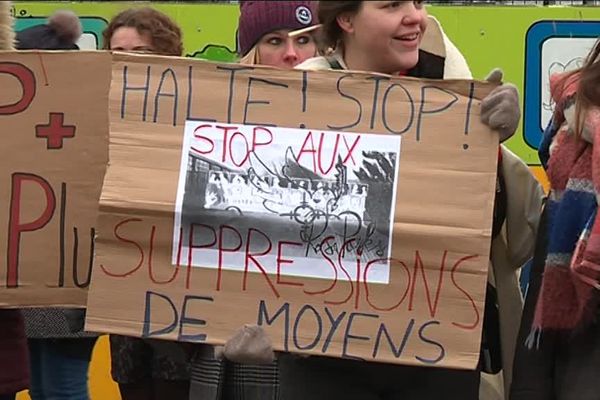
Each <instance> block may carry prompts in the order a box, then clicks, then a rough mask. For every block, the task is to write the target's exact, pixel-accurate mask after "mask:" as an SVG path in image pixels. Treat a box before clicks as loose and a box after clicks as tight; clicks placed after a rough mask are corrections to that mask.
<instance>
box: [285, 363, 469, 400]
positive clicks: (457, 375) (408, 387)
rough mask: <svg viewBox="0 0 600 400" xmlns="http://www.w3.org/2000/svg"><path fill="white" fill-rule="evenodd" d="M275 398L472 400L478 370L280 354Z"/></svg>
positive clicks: (289, 399) (292, 399) (300, 399)
mask: <svg viewBox="0 0 600 400" xmlns="http://www.w3.org/2000/svg"><path fill="white" fill-rule="evenodd" d="M279 373H280V376H279V383H280V400H306V399H310V400H334V399H344V400H478V398H479V380H480V372H479V371H464V370H450V369H442V368H425V367H411V366H401V365H392V364H380V363H371V362H362V361H354V360H345V359H336V358H328V357H315V356H311V357H306V358H301V357H298V356H294V355H290V354H285V355H283V354H282V355H281V356H280V358H279Z"/></svg>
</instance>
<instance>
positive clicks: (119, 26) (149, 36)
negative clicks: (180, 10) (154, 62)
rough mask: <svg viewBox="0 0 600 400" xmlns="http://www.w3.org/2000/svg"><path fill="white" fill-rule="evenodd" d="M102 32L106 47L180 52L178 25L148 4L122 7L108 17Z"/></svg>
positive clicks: (169, 52)
mask: <svg viewBox="0 0 600 400" xmlns="http://www.w3.org/2000/svg"><path fill="white" fill-rule="evenodd" d="M102 36H103V38H104V45H103V48H104V49H105V50H115V51H130V52H143V53H153V54H160V55H164V56H178V57H180V56H182V55H183V41H182V35H181V28H179V26H177V24H176V23H175V22H173V20H171V18H169V17H168V16H167V15H165V14H163V13H161V12H160V11H157V10H155V9H153V8H151V7H141V8H130V9H127V10H125V11H122V12H121V13H119V14H117V15H116V16H115V17H114V18H113V19H112V20H111V21H110V23H109V24H108V26H107V27H106V29H105V30H104V32H103V33H102Z"/></svg>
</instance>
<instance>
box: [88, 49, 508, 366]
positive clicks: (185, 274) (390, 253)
mask: <svg viewBox="0 0 600 400" xmlns="http://www.w3.org/2000/svg"><path fill="white" fill-rule="evenodd" d="M490 90H491V86H490V85H489V84H487V83H479V82H469V81H427V80H415V79H409V78H403V79H400V78H389V77H385V76H374V75H368V74H358V73H349V72H344V71H338V72H302V71H283V70H273V69H268V68H261V67H250V66H243V65H221V64H213V63H205V62H201V61H194V60H185V59H169V58H161V57H154V56H143V55H137V56H134V55H124V54H116V55H115V56H114V60H113V82H112V87H111V94H110V113H111V143H110V151H111V162H110V165H109V168H108V170H107V175H106V180H105V184H104V187H103V191H102V197H101V202H100V203H101V204H100V217H99V220H98V240H97V242H96V261H95V268H94V272H93V279H92V286H91V289H90V294H89V302H88V314H87V325H86V328H87V329H88V330H92V331H101V332H112V333H118V334H125V335H133V336H142V337H151V338H163V339H171V340H179V341H187V342H207V343H213V344H222V343H224V342H225V341H226V340H227V339H228V338H229V337H230V336H231V335H232V334H233V332H234V331H235V330H237V329H238V328H239V327H241V326H242V325H244V324H258V325H262V326H263V327H264V328H265V330H266V331H267V332H268V334H269V335H270V337H271V338H272V340H273V343H274V345H275V347H276V348H277V349H279V350H282V351H290V352H303V353H310V354H318V355H327V356H333V357H346V358H359V359H365V360H375V361H381V362H391V363H400V364H414V365H431V366H440V367H455V368H474V367H475V366H476V363H477V361H478V358H479V343H480V337H481V325H482V321H483V319H482V315H483V314H482V313H483V301H484V293H485V282H486V279H487V266H488V260H489V248H490V237H491V222H492V208H493V198H494V192H495V183H496V181H495V173H496V162H497V151H498V138H497V135H495V134H493V133H491V132H490V131H489V129H488V128H486V127H484V126H482V125H481V123H480V121H479V104H480V101H479V100H478V99H481V98H483V97H484V96H485V94H487V93H488V92H489V91H490Z"/></svg>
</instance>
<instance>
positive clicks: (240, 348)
mask: <svg viewBox="0 0 600 400" xmlns="http://www.w3.org/2000/svg"><path fill="white" fill-rule="evenodd" d="M220 352H221V349H219V348H217V349H215V357H216V358H220V357H219V356H220V354H219V353H220ZM222 354H223V356H225V358H227V359H228V360H230V361H233V362H237V363H240V364H270V363H272V362H273V361H274V360H275V353H274V352H273V346H272V344H271V339H269V337H268V336H267V334H266V333H265V331H264V329H263V328H262V327H261V326H258V325H244V326H243V327H242V328H241V329H240V330H238V331H237V332H236V333H235V334H234V335H233V336H232V337H231V338H230V339H229V340H228V341H227V343H226V344H225V347H224V348H223V353H222Z"/></svg>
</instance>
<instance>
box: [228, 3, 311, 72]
mask: <svg viewBox="0 0 600 400" xmlns="http://www.w3.org/2000/svg"><path fill="white" fill-rule="evenodd" d="M316 6H317V2H316V1H241V2H240V18H239V22H238V54H239V56H240V57H241V58H240V64H260V65H270V66H272V67H278V68H283V69H289V68H294V67H295V66H296V65H298V64H300V63H301V62H303V61H305V60H307V59H309V58H312V57H315V56H316V55H318V45H317V40H316V37H315V31H316V29H317V28H318V26H319V25H318V21H317V13H316V9H317V7H316ZM297 32H303V33H300V34H295V33H297ZM290 33H293V34H292V35H290Z"/></svg>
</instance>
